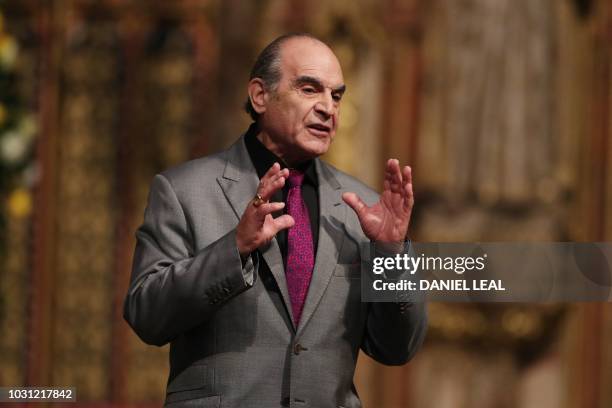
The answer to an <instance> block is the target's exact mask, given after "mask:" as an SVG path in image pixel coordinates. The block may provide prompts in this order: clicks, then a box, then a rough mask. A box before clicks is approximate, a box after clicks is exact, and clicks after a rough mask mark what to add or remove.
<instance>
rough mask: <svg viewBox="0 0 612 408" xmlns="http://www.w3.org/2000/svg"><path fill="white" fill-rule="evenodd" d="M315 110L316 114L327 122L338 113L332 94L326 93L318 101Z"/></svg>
mask: <svg viewBox="0 0 612 408" xmlns="http://www.w3.org/2000/svg"><path fill="white" fill-rule="evenodd" d="M314 109H315V112H316V113H317V114H319V115H320V116H321V117H322V118H323V119H325V120H327V119H329V118H330V117H331V116H333V115H334V114H335V113H336V109H337V107H336V104H335V102H334V99H333V97H332V95H331V92H329V93H328V92H324V93H323V94H322V96H321V98H319V100H318V101H317V103H316V105H315V107H314Z"/></svg>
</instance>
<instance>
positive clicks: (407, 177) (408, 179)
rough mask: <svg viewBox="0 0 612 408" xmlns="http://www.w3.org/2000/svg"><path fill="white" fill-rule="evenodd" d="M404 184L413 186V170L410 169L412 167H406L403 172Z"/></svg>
mask: <svg viewBox="0 0 612 408" xmlns="http://www.w3.org/2000/svg"><path fill="white" fill-rule="evenodd" d="M402 184H403V185H406V184H412V168H410V166H404V169H403V171H402Z"/></svg>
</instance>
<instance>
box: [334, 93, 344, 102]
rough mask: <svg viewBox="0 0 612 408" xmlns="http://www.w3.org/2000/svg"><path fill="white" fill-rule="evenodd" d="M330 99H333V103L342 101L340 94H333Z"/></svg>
mask: <svg viewBox="0 0 612 408" xmlns="http://www.w3.org/2000/svg"><path fill="white" fill-rule="evenodd" d="M332 98H333V100H334V101H336V102H340V101H341V100H342V95H341V94H333V95H332Z"/></svg>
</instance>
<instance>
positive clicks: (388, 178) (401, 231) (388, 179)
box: [342, 159, 414, 243]
mask: <svg viewBox="0 0 612 408" xmlns="http://www.w3.org/2000/svg"><path fill="white" fill-rule="evenodd" d="M342 199H343V200H344V202H345V203H347V204H348V205H349V206H350V207H351V208H352V209H353V210H354V211H355V213H356V214H357V217H358V218H359V223H360V224H361V228H362V229H363V233H364V234H365V235H366V236H367V237H368V238H369V239H370V240H371V241H377V242H389V243H391V242H402V241H404V239H405V238H406V235H407V233H408V225H409V224H410V214H411V213H412V207H413V205H414V195H413V192H412V170H411V169H410V167H409V166H404V168H403V169H400V165H399V161H398V160H396V159H389V160H388V161H387V168H386V170H385V180H384V184H383V192H382V194H381V195H380V200H379V201H378V202H377V203H376V204H374V205H373V206H371V207H368V206H367V204H366V203H364V202H363V200H362V199H361V198H360V197H359V196H358V195H357V194H355V193H344V194H342Z"/></svg>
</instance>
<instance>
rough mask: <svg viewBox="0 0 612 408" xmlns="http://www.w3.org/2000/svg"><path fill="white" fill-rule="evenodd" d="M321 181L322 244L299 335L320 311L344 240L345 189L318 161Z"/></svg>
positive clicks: (318, 175)
mask: <svg viewBox="0 0 612 408" xmlns="http://www.w3.org/2000/svg"><path fill="white" fill-rule="evenodd" d="M315 166H316V170H317V177H318V179H319V207H320V208H319V212H320V216H319V243H318V245H317V256H316V259H315V265H314V271H313V273H312V279H311V281H310V286H309V288H308V295H307V296H306V302H305V303H304V310H303V311H302V316H301V318H300V323H299V326H298V329H297V335H298V336H299V335H300V333H301V332H302V331H303V330H304V327H305V326H306V325H307V324H308V321H309V320H310V318H311V317H312V315H313V313H314V311H315V310H316V308H317V306H318V305H319V302H320V301H321V298H322V297H323V294H324V293H325V290H326V289H327V287H328V285H329V282H330V280H331V278H332V275H333V271H334V268H335V266H336V264H337V262H338V254H339V252H340V248H342V242H343V240H344V235H345V234H344V229H343V228H344V221H345V220H344V218H345V215H346V205H342V203H343V201H342V197H341V194H340V193H341V186H340V183H339V182H338V180H337V179H336V178H335V177H334V175H333V173H332V171H331V170H330V169H329V167H327V165H325V163H323V162H322V161H321V160H319V159H316V160H315Z"/></svg>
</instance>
